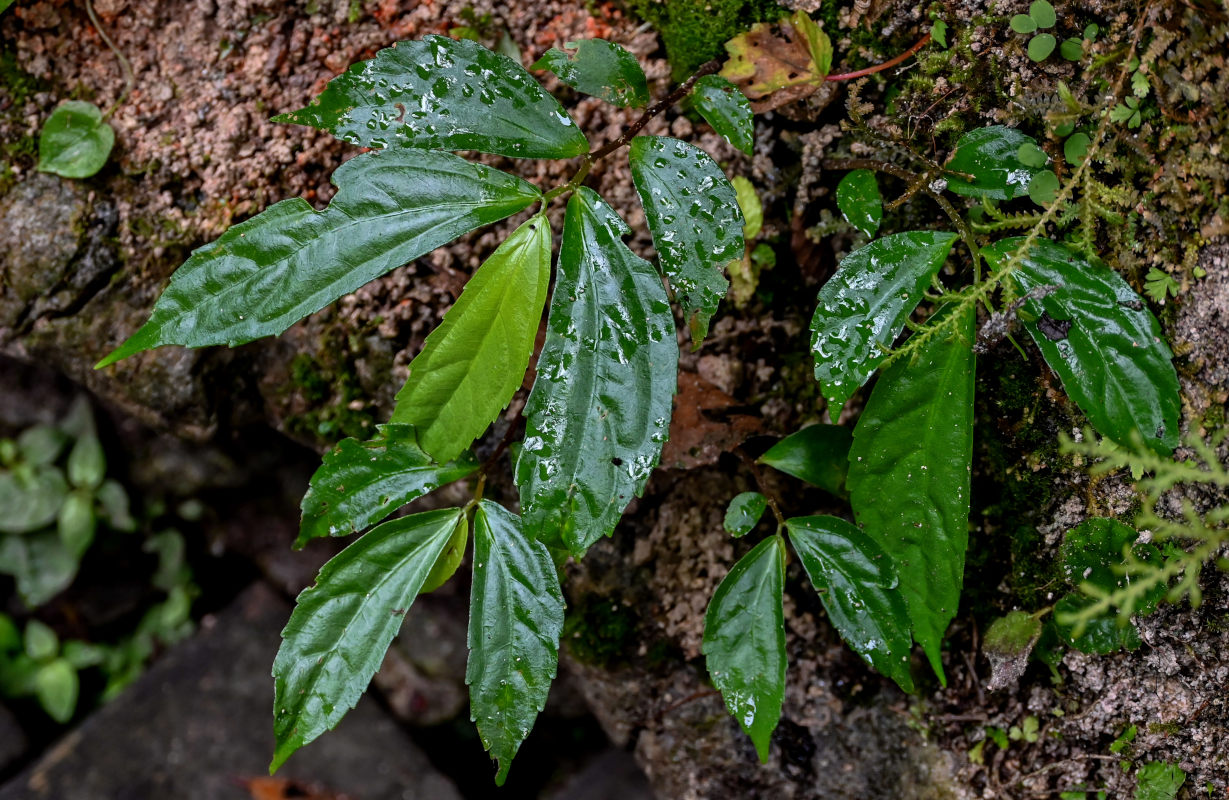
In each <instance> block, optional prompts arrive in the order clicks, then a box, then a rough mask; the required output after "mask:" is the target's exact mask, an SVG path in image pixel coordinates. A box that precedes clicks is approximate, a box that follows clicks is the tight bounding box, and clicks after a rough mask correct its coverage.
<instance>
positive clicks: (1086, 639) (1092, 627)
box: [1054, 592, 1143, 655]
mask: <svg viewBox="0 0 1229 800" xmlns="http://www.w3.org/2000/svg"><path fill="white" fill-rule="evenodd" d="M1094 602H1096V601H1095V600H1093V599H1092V598H1090V597H1085V596H1084V595H1082V594H1078V593H1076V592H1072V593H1071V594H1068V595H1067V596H1065V597H1063V598H1062V599H1061V600H1059V601H1058V602H1057V603H1055V604H1054V628H1055V630H1056V631H1057V632H1058V635H1059V637H1060V638H1061V639H1062V640H1063V642H1065V643H1066V644H1067V645H1068V646H1070V647H1074V648H1075V649H1076V650H1079V651H1080V652H1082V653H1091V654H1094V655H1108V654H1109V653H1116V652H1118V651H1119V650H1136V649H1138V648H1139V646H1140V645H1142V644H1143V640H1142V639H1140V638H1139V631H1138V630H1137V629H1136V627H1135V625H1134V624H1132V623H1131V622H1127V621H1124V620H1121V619H1119V618H1118V615H1117V614H1105V615H1102V616H1097V617H1093V618H1092V619H1090V620H1088V621H1087V622H1086V623H1084V625H1083V630H1082V631H1080V633H1078V634H1077V633H1076V632H1075V631H1076V628H1075V625H1073V624H1071V622H1070V619H1071V618H1072V617H1074V615H1076V614H1077V613H1078V612H1080V611H1082V610H1083V609H1085V608H1087V607H1088V606H1090V605H1092V604H1093V603H1094Z"/></svg>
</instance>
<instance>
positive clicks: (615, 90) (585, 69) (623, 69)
mask: <svg viewBox="0 0 1229 800" xmlns="http://www.w3.org/2000/svg"><path fill="white" fill-rule="evenodd" d="M564 47H565V48H567V49H568V50H575V51H576V52H574V53H568V52H564V51H563V50H559V49H558V48H555V47H552V48H551V49H550V50H547V51H546V52H545V53H544V54H543V55H542V57H541V58H539V59H538V60H537V62H536V63H535V64H534V65H533V66H531V67H530V69H544V70H549V71H551V72H553V73H555V74H556V75H557V76H559V80H561V81H563V82H564V83H566V84H567V85H568V86H571V87H572V88H573V89H575V90H576V91H578V92H582V93H584V94H587V95H592V96H593V97H598V98H601V99H602V100H605V101H606V102H607V103H611V104H613V105H616V106H647V105H648V104H649V84H648V81H647V80H645V77H644V70H642V69H641V68H640V62H639V61H637V60H636V57H635V56H634V55H632V54H631V53H629V52H627V50H626V49H624V48H623V47H622V46H620V45H617V44H615V43H614V42H608V41H606V40H605V39H581V40H580V41H577V42H568V43H567V44H565V45H564Z"/></svg>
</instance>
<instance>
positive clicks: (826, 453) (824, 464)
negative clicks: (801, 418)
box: [759, 424, 853, 497]
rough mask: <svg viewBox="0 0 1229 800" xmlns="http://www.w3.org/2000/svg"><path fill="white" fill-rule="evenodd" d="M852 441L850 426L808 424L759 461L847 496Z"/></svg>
mask: <svg viewBox="0 0 1229 800" xmlns="http://www.w3.org/2000/svg"><path fill="white" fill-rule="evenodd" d="M851 444H853V432H852V431H851V430H850V429H849V428H846V427H843V426H841V425H823V424H820V425H808V426H807V427H805V428H803V429H802V430H800V431H796V432H794V433H791V434H790V435H789V436H786V437H785V438H784V439H782V440H781V441H779V442H777V443H776V444H774V445H773V446H772V447H770V448H769V449H768V452H766V453H764V455H762V456H760V458H759V463H761V464H767V465H768V466H770V467H772V468H773V469H778V470H780V471H781V472H784V473H785V474H787V475H793V476H794V477H795V478H798V479H800V480H804V481H806V482H807V483H809V484H811V485H812V486H818V487H819V488H821V489H823V490H824V491H826V492H828V493H829V494H832V495H836V496H837V497H844V496H845V476H846V474H847V473H848V472H849V447H850V445H851Z"/></svg>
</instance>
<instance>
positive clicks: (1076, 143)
mask: <svg viewBox="0 0 1229 800" xmlns="http://www.w3.org/2000/svg"><path fill="white" fill-rule="evenodd" d="M1091 143H1092V140H1091V139H1089V138H1088V134H1086V133H1073V134H1071V136H1069V137H1068V138H1067V141H1065V142H1063V157H1064V158H1066V159H1067V163H1068V164H1070V165H1071V166H1073V167H1074V166H1079V164H1080V162H1082V161H1083V160H1084V156H1085V155H1087V154H1088V146H1089V144H1091Z"/></svg>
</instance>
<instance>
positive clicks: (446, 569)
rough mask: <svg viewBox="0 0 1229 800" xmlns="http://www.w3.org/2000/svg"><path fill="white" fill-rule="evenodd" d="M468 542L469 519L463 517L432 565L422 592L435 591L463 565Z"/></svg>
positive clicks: (420, 590) (420, 591)
mask: <svg viewBox="0 0 1229 800" xmlns="http://www.w3.org/2000/svg"><path fill="white" fill-rule="evenodd" d="M467 544H469V521H468V520H466V519H465V517H461V518H460V519H459V520H457V526H456V528H454V529H453V531H452V536H450V537H448V544H446V545H445V546H444V551H443V552H442V553H440V555H439V558H437V559H435V564H433V565H432V566H431V572H430V574H428V575H427V580H426V581H424V582H423V585H422V588H421V589H419V593H420V594H427V593H428V592H434V591H435V590H436V589H438V588H440V587H441V586H443V585H444V584H445V583H447V582H448V579H449V578H451V577H452V576H453V575H455V574H456V572H457V567H459V566H461V562H462V561H463V560H464V559H465V545H467Z"/></svg>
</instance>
